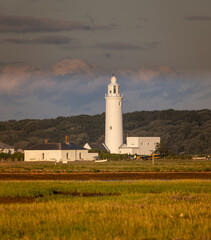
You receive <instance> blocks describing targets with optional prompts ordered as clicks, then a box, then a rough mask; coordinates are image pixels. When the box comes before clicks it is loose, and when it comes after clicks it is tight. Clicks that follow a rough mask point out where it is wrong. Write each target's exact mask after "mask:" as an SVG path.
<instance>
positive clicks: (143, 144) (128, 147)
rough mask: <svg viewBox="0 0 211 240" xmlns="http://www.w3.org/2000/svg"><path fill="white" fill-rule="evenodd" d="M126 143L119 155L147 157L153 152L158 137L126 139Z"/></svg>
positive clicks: (158, 139) (158, 140) (157, 142)
mask: <svg viewBox="0 0 211 240" xmlns="http://www.w3.org/2000/svg"><path fill="white" fill-rule="evenodd" d="M126 141H127V143H126V144H124V145H123V146H122V147H121V148H120V153H121V154H125V153H127V154H131V155H134V154H138V155H149V154H152V153H154V152H155V150H156V146H157V145H158V144H159V143H160V137H127V139H126Z"/></svg>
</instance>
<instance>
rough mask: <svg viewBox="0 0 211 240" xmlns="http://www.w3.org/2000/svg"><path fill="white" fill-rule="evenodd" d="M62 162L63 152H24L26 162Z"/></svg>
mask: <svg viewBox="0 0 211 240" xmlns="http://www.w3.org/2000/svg"><path fill="white" fill-rule="evenodd" d="M43 154H44V155H43ZM61 160H62V154H61V150H25V151H24V161H54V162H55V161H56V162H59V161H61Z"/></svg>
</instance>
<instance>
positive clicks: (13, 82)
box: [0, 64, 41, 96]
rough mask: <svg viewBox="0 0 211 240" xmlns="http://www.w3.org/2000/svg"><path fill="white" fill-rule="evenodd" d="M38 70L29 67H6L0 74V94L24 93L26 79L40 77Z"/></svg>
mask: <svg viewBox="0 0 211 240" xmlns="http://www.w3.org/2000/svg"><path fill="white" fill-rule="evenodd" d="M40 73H41V72H40V69H39V68H36V67H34V66H29V65H16V64H15V65H6V66H4V67H3V68H2V69H1V72H0V86H1V87H0V93H1V94H14V96H17V95H18V94H20V93H21V94H22V93H24V90H25V86H26V85H27V82H28V79H30V78H32V77H33V78H34V77H36V76H38V75H40Z"/></svg>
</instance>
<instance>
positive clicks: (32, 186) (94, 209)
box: [0, 180, 211, 240]
mask: <svg viewBox="0 0 211 240" xmlns="http://www.w3.org/2000/svg"><path fill="white" fill-rule="evenodd" d="M210 202H211V185H210V181H205V180H177V181H148V180H145V181H107V182H105V181H85V182H84V181H83V182H82V181H81V182H80V181H53V182H52V181H51V182H50V181H49V182H48V181H34V182H33V181H28V182H27V181H25V182H22V181H10V182H0V239H2V240H3V239H71V240H72V239H77V240H78V239H116V240H117V239H145V240H147V239H148V240H149V239H175V240H176V239H181V240H182V239H184V240H185V239H191V240H192V239H207V240H208V239H211V233H210V231H209V230H210V229H211V221H210V213H211V211H210Z"/></svg>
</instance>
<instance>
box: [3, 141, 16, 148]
mask: <svg viewBox="0 0 211 240" xmlns="http://www.w3.org/2000/svg"><path fill="white" fill-rule="evenodd" d="M5 148H12V149H14V147H12V146H10V145H8V144H6V143H3V142H0V149H5Z"/></svg>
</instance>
